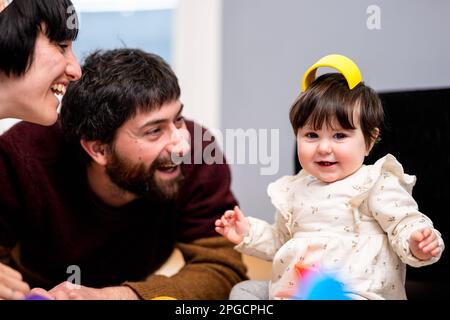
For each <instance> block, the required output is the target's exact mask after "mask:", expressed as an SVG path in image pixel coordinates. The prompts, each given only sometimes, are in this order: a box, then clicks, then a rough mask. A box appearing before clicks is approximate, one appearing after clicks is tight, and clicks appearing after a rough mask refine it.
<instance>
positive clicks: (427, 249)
mask: <svg viewBox="0 0 450 320" xmlns="http://www.w3.org/2000/svg"><path fill="white" fill-rule="evenodd" d="M409 249H410V250H411V253H412V254H413V255H414V256H415V257H416V258H417V259H419V260H428V259H431V258H432V257H436V256H438V255H439V254H440V253H441V248H440V247H439V242H438V239H437V237H436V235H435V234H434V232H433V231H432V230H431V229H430V228H424V229H420V230H417V231H414V232H413V233H412V234H411V237H410V238H409Z"/></svg>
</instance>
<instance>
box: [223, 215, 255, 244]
mask: <svg viewBox="0 0 450 320" xmlns="http://www.w3.org/2000/svg"><path fill="white" fill-rule="evenodd" d="M249 229H250V223H249V221H248V219H247V218H246V217H245V216H244V214H243V213H242V211H241V210H240V209H239V207H238V206H235V207H234V210H227V211H225V213H224V214H223V216H222V218H220V219H217V220H216V231H217V232H218V233H220V234H221V235H223V236H224V237H225V238H227V239H228V240H230V241H231V242H232V243H234V244H239V243H241V242H242V240H243V239H244V237H245V236H247V235H248V232H249Z"/></svg>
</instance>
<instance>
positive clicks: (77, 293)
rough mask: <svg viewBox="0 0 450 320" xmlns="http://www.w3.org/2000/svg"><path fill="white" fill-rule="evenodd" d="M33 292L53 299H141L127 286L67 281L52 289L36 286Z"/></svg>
mask: <svg viewBox="0 0 450 320" xmlns="http://www.w3.org/2000/svg"><path fill="white" fill-rule="evenodd" d="M31 293H32V294H37V295H40V296H43V297H46V298H48V299H51V300H139V297H138V296H137V295H136V293H134V291H133V290H132V289H131V288H129V287H126V286H121V287H106V288H101V289H96V288H90V287H85V286H80V285H76V284H73V283H70V282H67V281H66V282H63V283H60V284H59V285H57V286H56V287H54V288H53V289H51V290H50V291H46V290H44V289H42V288H34V289H33V290H31Z"/></svg>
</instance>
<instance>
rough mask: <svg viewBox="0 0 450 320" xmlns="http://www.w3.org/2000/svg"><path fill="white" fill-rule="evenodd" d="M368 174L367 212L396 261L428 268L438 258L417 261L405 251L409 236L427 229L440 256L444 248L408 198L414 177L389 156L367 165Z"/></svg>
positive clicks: (424, 217)
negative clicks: (431, 234) (372, 218)
mask: <svg viewBox="0 0 450 320" xmlns="http://www.w3.org/2000/svg"><path fill="white" fill-rule="evenodd" d="M369 175H370V180H372V181H373V187H372V188H370V191H369V193H368V207H369V210H370V213H371V214H372V216H373V217H374V218H375V219H376V220H377V221H378V223H379V224H380V226H381V228H382V229H383V230H384V231H385V232H386V233H387V235H388V238H389V241H390V244H391V246H392V248H393V249H394V251H395V252H396V253H397V255H398V256H399V257H400V259H401V260H402V261H403V262H404V263H406V264H409V265H411V266H413V267H421V266H424V265H429V264H432V263H434V262H436V261H437V260H439V258H440V255H439V256H438V257H433V258H431V259H429V260H426V261H422V260H419V259H417V258H415V257H414V256H413V255H412V253H411V251H410V249H409V238H410V236H411V234H412V233H413V232H414V231H416V230H419V229H422V228H430V229H431V230H432V231H433V232H434V233H435V234H436V236H437V237H438V240H439V245H440V246H441V249H442V250H441V254H442V251H443V249H444V243H443V240H442V238H441V234H440V233H439V231H437V230H436V229H434V228H433V223H432V221H431V220H430V219H429V218H428V217H427V216H425V215H424V214H422V213H421V212H419V210H418V206H417V203H416V201H415V200H414V198H413V197H412V195H411V193H412V188H413V187H414V184H415V182H416V178H415V176H411V175H408V174H405V173H404V171H403V167H402V165H401V164H400V163H399V162H398V161H397V160H396V159H395V157H394V156H392V155H390V154H388V155H387V156H385V157H383V158H381V159H379V160H378V161H377V162H376V163H375V164H374V165H373V166H371V168H370V169H369Z"/></svg>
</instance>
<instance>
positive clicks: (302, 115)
mask: <svg viewBox="0 0 450 320" xmlns="http://www.w3.org/2000/svg"><path fill="white" fill-rule="evenodd" d="M356 108H359V123H360V126H361V130H362V132H363V135H364V140H365V143H366V146H367V148H369V146H370V145H371V143H372V142H373V141H374V140H375V138H376V134H377V132H376V130H375V129H376V128H380V125H381V123H382V122H383V118H384V111H383V106H382V104H381V100H380V98H379V97H378V94H377V93H376V92H375V91H374V90H373V89H372V88H370V87H368V86H366V85H365V84H364V83H363V82H360V83H359V84H358V85H357V86H356V87H354V88H353V89H352V90H350V89H349V87H348V84H347V80H346V79H345V77H344V76H343V75H342V74H341V73H327V74H324V75H322V76H320V77H318V78H317V79H316V80H315V81H314V82H313V83H312V84H311V85H310V87H309V88H308V89H307V90H306V91H305V92H303V93H302V94H300V96H299V97H298V98H297V99H296V100H295V101H294V103H293V105H292V107H291V111H290V113H289V119H290V121H291V125H292V128H293V129H294V133H295V134H297V131H298V130H299V129H300V128H302V127H303V126H305V125H310V126H311V127H312V128H313V129H314V130H320V129H321V128H322V126H323V124H324V123H325V124H326V126H328V127H330V128H333V125H334V124H335V121H336V120H337V122H338V123H339V124H340V126H341V127H342V128H343V129H356V127H355V123H354V119H353V115H354V111H355V109H356Z"/></svg>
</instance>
